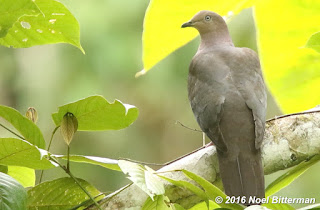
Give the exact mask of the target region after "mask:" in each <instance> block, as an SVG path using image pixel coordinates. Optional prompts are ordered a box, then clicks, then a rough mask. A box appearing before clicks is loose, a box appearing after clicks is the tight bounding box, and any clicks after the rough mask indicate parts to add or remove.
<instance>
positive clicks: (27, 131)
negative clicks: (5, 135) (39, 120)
mask: <svg viewBox="0 0 320 210" xmlns="http://www.w3.org/2000/svg"><path fill="white" fill-rule="evenodd" d="M0 117H2V118H4V119H5V120H7V121H8V122H9V123H11V124H12V125H13V126H14V127H15V128H16V129H17V130H18V131H19V132H20V134H21V135H22V136H23V137H24V138H25V140H26V141H28V142H30V143H31V144H34V145H36V146H37V147H39V148H41V149H44V148H45V141H44V138H43V135H42V133H41V131H40V129H39V128H38V126H36V124H34V123H33V122H32V121H30V120H29V119H27V118H26V117H25V116H23V115H22V114H20V112H18V111H17V110H15V109H13V108H11V107H7V106H1V105H0Z"/></svg>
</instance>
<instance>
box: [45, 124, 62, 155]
mask: <svg viewBox="0 0 320 210" xmlns="http://www.w3.org/2000/svg"><path fill="white" fill-rule="evenodd" d="M58 128H60V126H57V127H55V129H54V130H53V131H52V134H51V139H50V142H49V146H48V149H47V150H48V152H49V150H50V147H51V143H52V140H53V136H54V134H55V133H56V131H57V130H58Z"/></svg>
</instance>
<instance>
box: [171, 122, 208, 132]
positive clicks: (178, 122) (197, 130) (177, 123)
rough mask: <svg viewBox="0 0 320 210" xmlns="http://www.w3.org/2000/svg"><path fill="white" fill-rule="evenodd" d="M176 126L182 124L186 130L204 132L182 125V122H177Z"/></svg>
mask: <svg viewBox="0 0 320 210" xmlns="http://www.w3.org/2000/svg"><path fill="white" fill-rule="evenodd" d="M176 124H180V125H181V126H182V127H184V128H186V129H189V130H192V131H196V132H202V130H198V129H195V128H190V127H188V126H186V125H184V124H182V123H181V122H180V121H178V120H177V121H176Z"/></svg>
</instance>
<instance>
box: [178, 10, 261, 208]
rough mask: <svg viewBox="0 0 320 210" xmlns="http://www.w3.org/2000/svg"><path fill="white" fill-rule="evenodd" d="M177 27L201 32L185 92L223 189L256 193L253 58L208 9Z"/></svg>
mask: <svg viewBox="0 0 320 210" xmlns="http://www.w3.org/2000/svg"><path fill="white" fill-rule="evenodd" d="M182 27H194V28H196V29H197V30H198V31H199V33H200V36H201V44H200V46H199V49H198V51H197V53H196V55H195V56H194V57H193V59H192V62H191V64H190V68H189V78H188V95H189V100H190V104H191V107H192V111H193V113H194V115H195V117H196V120H197V122H198V124H199V125H200V128H201V129H202V130H203V132H205V133H206V135H207V136H208V137H209V138H210V139H211V140H212V141H213V143H214V144H215V145H216V147H217V151H218V159H219V167H220V173H221V178H222V182H223V185H224V188H225V192H226V194H227V195H230V196H232V195H234V196H246V197H247V199H248V198H249V196H257V197H260V198H262V197H264V175H263V166H262V162H261V154H260V146H261V142H262V139H263V135H264V127H265V113H266V92H265V85H264V81H263V76H262V72H261V67H260V62H259V58H258V56H257V55H256V53H255V52H254V51H252V50H251V49H248V48H237V47H235V46H234V45H233V43H232V40H231V38H230V35H229V32H228V28H227V25H226V23H225V21H224V20H223V19H222V17H221V16H219V15H218V14H216V13H214V12H211V11H200V12H199V13H197V14H196V15H195V16H194V17H193V18H192V20H191V21H189V22H187V23H185V24H183V25H182ZM247 201H248V200H247ZM248 204H249V203H248V202H247V205H248Z"/></svg>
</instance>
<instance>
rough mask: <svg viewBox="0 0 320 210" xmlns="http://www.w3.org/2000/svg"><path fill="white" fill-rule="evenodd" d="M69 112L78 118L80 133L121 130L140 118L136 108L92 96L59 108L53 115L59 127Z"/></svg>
mask: <svg viewBox="0 0 320 210" xmlns="http://www.w3.org/2000/svg"><path fill="white" fill-rule="evenodd" d="M67 112H70V113H72V114H73V115H74V116H75V117H76V118H77V120H78V130H79V131H96V130H119V129H122V128H125V127H128V126H129V125H131V124H132V123H133V122H134V121H135V120H136V119H137V117H138V109H137V108H136V107H135V106H132V105H129V104H124V103H122V102H120V101H118V100H115V101H114V102H113V103H109V102H108V101H107V100H106V99H105V98H103V97H102V96H90V97H88V98H85V99H82V100H79V101H76V102H74V103H70V104H67V105H64V106H61V107H59V111H58V112H57V113H54V114H52V118H53V121H54V122H55V124H56V125H57V126H59V125H60V124H61V121H62V118H63V116H64V115H65V114H66V113H67Z"/></svg>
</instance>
